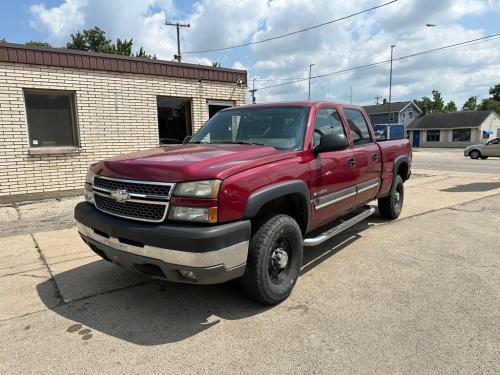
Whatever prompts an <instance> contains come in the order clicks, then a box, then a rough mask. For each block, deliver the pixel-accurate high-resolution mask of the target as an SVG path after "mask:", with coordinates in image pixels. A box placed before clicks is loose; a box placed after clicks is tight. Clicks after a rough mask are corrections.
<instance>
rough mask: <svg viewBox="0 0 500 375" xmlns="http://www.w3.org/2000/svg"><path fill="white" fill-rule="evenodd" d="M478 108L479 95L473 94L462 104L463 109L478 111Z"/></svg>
mask: <svg viewBox="0 0 500 375" xmlns="http://www.w3.org/2000/svg"><path fill="white" fill-rule="evenodd" d="M476 110H477V97H476V96H471V97H470V98H469V99H467V101H466V102H465V103H464V105H463V106H462V111H476Z"/></svg>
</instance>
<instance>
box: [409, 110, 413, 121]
mask: <svg viewBox="0 0 500 375" xmlns="http://www.w3.org/2000/svg"><path fill="white" fill-rule="evenodd" d="M408 116H409V117H410V120H411V119H413V112H412V111H410V112H409V113H408Z"/></svg>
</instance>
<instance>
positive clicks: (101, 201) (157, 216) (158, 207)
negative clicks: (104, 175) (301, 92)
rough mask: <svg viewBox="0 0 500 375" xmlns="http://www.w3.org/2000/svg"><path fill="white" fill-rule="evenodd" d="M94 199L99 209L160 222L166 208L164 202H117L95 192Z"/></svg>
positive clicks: (129, 217)
mask: <svg viewBox="0 0 500 375" xmlns="http://www.w3.org/2000/svg"><path fill="white" fill-rule="evenodd" d="M94 199H95V203H96V207H97V208H98V209H100V210H101V211H104V212H106V213H109V214H112V215H115V216H120V217H124V218H127V219H136V220H141V221H152V222H160V221H163V220H164V219H165V214H166V210H167V205H166V204H152V203H142V202H134V201H127V202H123V203H119V202H117V201H115V200H114V199H113V198H110V197H107V196H104V195H101V194H95V196H94Z"/></svg>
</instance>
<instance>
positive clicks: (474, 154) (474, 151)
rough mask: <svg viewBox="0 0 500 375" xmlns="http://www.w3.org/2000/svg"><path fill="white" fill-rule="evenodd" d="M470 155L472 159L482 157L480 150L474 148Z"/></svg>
mask: <svg viewBox="0 0 500 375" xmlns="http://www.w3.org/2000/svg"><path fill="white" fill-rule="evenodd" d="M469 156H470V158H471V159H479V158H480V157H481V153H480V152H479V150H472V151H471V152H469Z"/></svg>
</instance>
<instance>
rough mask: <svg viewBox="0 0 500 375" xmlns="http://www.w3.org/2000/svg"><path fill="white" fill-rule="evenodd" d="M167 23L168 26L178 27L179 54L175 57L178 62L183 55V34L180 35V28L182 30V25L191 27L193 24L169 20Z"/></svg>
mask: <svg viewBox="0 0 500 375" xmlns="http://www.w3.org/2000/svg"><path fill="white" fill-rule="evenodd" d="M165 25H167V26H175V27H176V28H177V55H174V59H176V60H177V61H178V62H181V60H182V56H181V36H180V30H181V27H191V25H190V24H189V23H187V24H182V23H179V22H176V23H171V22H167V23H166V24H165Z"/></svg>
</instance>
